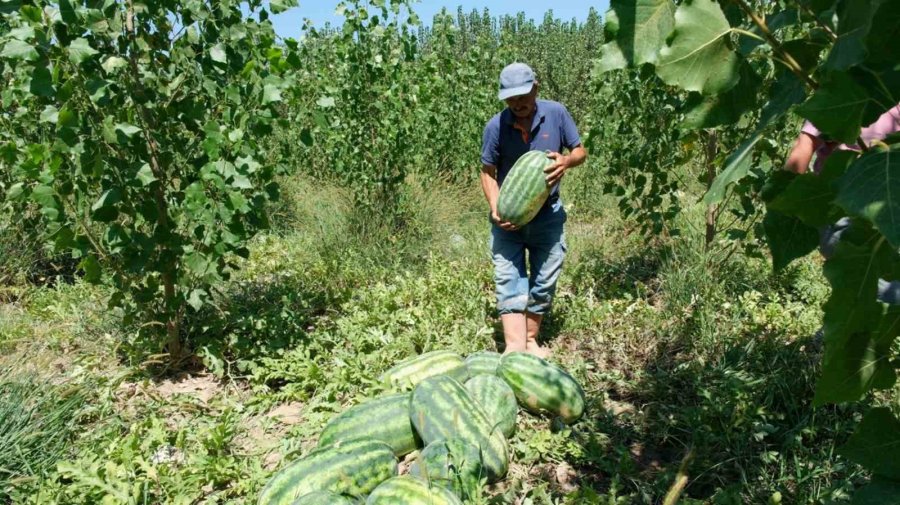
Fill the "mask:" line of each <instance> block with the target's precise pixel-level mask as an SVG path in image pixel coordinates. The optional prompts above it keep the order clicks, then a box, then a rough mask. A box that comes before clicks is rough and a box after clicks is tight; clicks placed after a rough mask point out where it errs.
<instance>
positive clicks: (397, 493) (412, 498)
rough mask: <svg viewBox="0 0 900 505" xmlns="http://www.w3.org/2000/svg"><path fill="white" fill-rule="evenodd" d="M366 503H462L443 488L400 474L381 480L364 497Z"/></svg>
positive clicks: (391, 504)
mask: <svg viewBox="0 0 900 505" xmlns="http://www.w3.org/2000/svg"><path fill="white" fill-rule="evenodd" d="M366 505H462V501H460V499H459V498H458V497H457V496H456V495H455V494H453V493H452V492H450V491H448V490H447V489H445V488H442V487H438V486H431V487H429V486H428V484H426V483H425V482H423V481H421V480H419V479H416V478H414V477H411V476H409V475H401V476H400V477H394V478H392V479H388V480H386V481H384V482H382V483H381V485H379V486H378V487H377V488H375V490H374V491H372V494H370V495H369V497H368V498H367V499H366Z"/></svg>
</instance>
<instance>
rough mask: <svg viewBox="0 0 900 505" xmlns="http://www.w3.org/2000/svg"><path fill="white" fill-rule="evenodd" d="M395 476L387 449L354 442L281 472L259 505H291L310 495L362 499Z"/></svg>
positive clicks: (309, 456)
mask: <svg viewBox="0 0 900 505" xmlns="http://www.w3.org/2000/svg"><path fill="white" fill-rule="evenodd" d="M395 475H397V458H396V457H394V451H392V450H391V448H390V446H388V445H387V444H385V443H383V442H377V441H375V440H366V439H356V440H352V441H349V442H338V443H336V444H333V445H328V446H325V447H320V448H318V449H315V450H313V451H312V452H310V453H309V454H307V455H306V456H304V457H302V458H300V459H299V460H297V461H294V462H293V463H291V464H290V465H288V466H286V467H284V468H283V469H281V470H280V471H279V472H278V473H276V474H275V475H274V476H272V478H271V479H270V480H269V483H268V484H266V487H265V488H263V490H262V492H261V493H260V495H259V502H258V504H259V505H291V503H292V502H293V501H294V500H296V499H297V498H299V497H301V496H304V495H307V494H309V493H312V492H314V491H331V492H333V493H337V494H348V495H352V496H364V495H367V494H369V493H370V492H371V491H372V490H373V489H375V487H376V486H378V484H381V483H382V482H384V481H385V480H387V479H389V478H391V477H393V476H395Z"/></svg>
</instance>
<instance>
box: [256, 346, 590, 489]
mask: <svg viewBox="0 0 900 505" xmlns="http://www.w3.org/2000/svg"><path fill="white" fill-rule="evenodd" d="M382 380H383V381H384V382H385V384H386V385H387V386H389V388H390V390H391V392H390V393H388V394H385V395H383V396H380V397H377V398H374V399H371V400H368V401H366V402H364V403H361V404H358V405H355V406H353V407H351V408H350V409H348V410H347V411H345V412H343V413H341V414H339V415H338V416H336V417H335V418H333V419H332V420H331V421H330V422H329V423H328V424H327V425H326V426H325V429H324V430H323V431H322V434H321V436H320V438H319V446H318V448H316V449H315V450H313V451H312V452H310V453H309V454H307V455H306V456H304V457H302V458H300V459H298V460H296V461H294V462H292V463H291V464H289V465H288V466H286V467H285V468H283V469H282V470H281V471H279V472H278V473H276V474H275V475H274V476H273V477H272V479H271V480H270V481H269V483H268V484H267V485H266V487H265V488H264V489H263V490H262V493H261V494H260V497H259V505H320V504H321V505H341V504H347V505H350V504H362V503H365V504H366V505H383V504H385V505H386V504H390V505H416V504H429V505H454V504H462V500H466V499H468V498H469V497H470V496H474V495H475V494H476V493H477V492H478V490H479V488H480V487H481V486H482V485H484V484H485V483H493V482H497V481H499V480H501V479H503V478H504V477H505V476H506V472H507V469H508V467H509V446H508V443H507V438H508V437H510V436H511V435H512V434H513V433H514V432H515V429H516V417H517V415H518V411H519V406H520V405H521V406H522V407H524V408H526V409H527V410H528V411H530V412H534V413H539V414H541V413H542V414H547V415H551V416H554V417H558V418H559V419H561V420H562V421H563V422H565V423H574V422H575V421H577V420H578V419H579V418H580V417H581V416H582V414H583V413H584V407H585V398H584V391H583V390H582V388H581V386H580V385H579V384H578V382H577V381H576V380H575V379H573V378H572V376H571V375H569V374H568V373H566V371H565V370H563V369H562V368H560V367H559V366H557V365H555V364H553V363H550V362H549V361H546V360H543V359H541V358H538V357H536V356H532V355H530V354H525V353H510V354H506V355H502V356H501V355H500V354H498V353H496V352H491V351H480V352H476V353H473V354H471V355H469V356H468V357H467V358H466V359H465V360H463V358H462V357H461V356H460V355H458V354H456V353H453V352H450V351H433V352H429V353H425V354H422V355H421V356H416V357H414V358H412V359H409V360H407V361H404V362H402V363H399V364H397V365H396V366H394V367H393V368H391V369H390V370H388V371H387V372H385V373H384V375H383V376H382ZM414 451H419V452H418V455H417V456H416V457H415V458H414V461H413V463H412V465H411V466H410V468H409V473H408V474H407V475H398V460H397V458H401V457H403V456H406V455H407V454H410V453H412V452H414Z"/></svg>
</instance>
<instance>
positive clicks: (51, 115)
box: [41, 105, 59, 124]
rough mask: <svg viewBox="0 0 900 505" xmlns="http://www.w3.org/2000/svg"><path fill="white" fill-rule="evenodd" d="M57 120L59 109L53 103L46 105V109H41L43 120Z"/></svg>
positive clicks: (45, 121)
mask: <svg viewBox="0 0 900 505" xmlns="http://www.w3.org/2000/svg"><path fill="white" fill-rule="evenodd" d="M57 121H59V110H57V108H56V107H54V106H52V105H48V106H46V107H44V110H43V111H41V122H42V123H53V124H56V122H57Z"/></svg>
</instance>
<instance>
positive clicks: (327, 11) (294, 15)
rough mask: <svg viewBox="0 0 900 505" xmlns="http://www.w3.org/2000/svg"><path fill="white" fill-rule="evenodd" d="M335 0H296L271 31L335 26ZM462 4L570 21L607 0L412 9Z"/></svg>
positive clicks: (446, 0) (467, 0) (478, 2)
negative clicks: (309, 23) (305, 24)
mask: <svg viewBox="0 0 900 505" xmlns="http://www.w3.org/2000/svg"><path fill="white" fill-rule="evenodd" d="M338 3H339V0H300V7H298V8H295V9H291V10H289V11H287V12H284V13H281V14H279V15H277V16H274V17H273V19H272V21H273V23H274V25H275V31H276V32H277V33H278V35H280V36H282V37H293V38H298V37H300V32H301V30H300V27H301V26H302V25H303V20H304V18H309V19H311V20H312V21H313V23H314V24H315V26H323V25H324V24H325V23H326V22H330V23H331V24H332V25H339V24H341V22H342V20H343V19H342V18H341V17H339V16H335V15H334V9H335V7H336V6H337V4H338ZM460 5H461V6H462V7H463V10H465V11H466V12H469V11H471V10H472V9H478V10H479V11H481V10H482V9H484V8H485V7H487V8H488V9H490V12H491V14H493V15H500V14H515V13H518V12H524V13H525V15H526V16H527V17H530V18H533V19H535V20H537V21H540V20H541V19H543V18H544V13H545V12H547V11H548V10H550V9H553V15H554V16H555V17H557V18H560V19H564V20H567V21H568V20H570V19H572V18H575V19H577V20H579V21H584V20H585V18H587V14H588V9H590V8H591V7H592V6H593V7H594V8H595V9H596V10H597V12H599V13H600V14H601V15H602V14H604V13H605V12H606V10H607V9H608V8H609V0H595V1H587V0H566V1H564V2H559V3H557V2H548V1H543V2H538V1H534V0H518V1H515V0H491V1H487V0H456V1H452V0H420V1H418V2H416V3H414V4H413V10H414V11H415V12H416V14H418V15H419V17H420V18H421V19H422V21H423V22H425V23H430V22H431V19H432V17H433V16H434V15H435V14H436V13H437V12H440V10H441V8H442V7H447V10H448V11H450V12H452V13H455V12H456V8H457V7H458V6H460Z"/></svg>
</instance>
